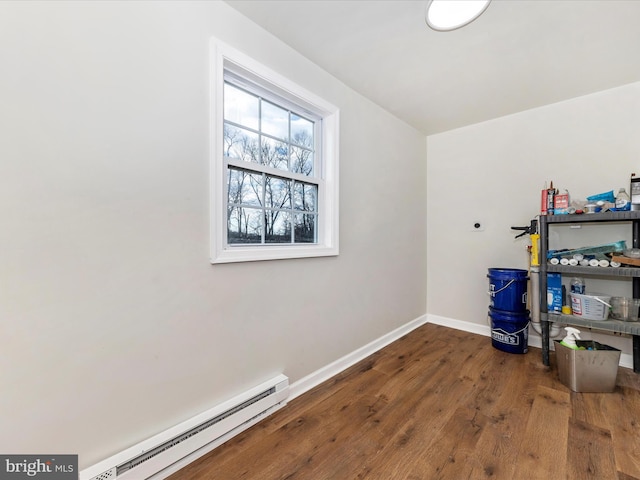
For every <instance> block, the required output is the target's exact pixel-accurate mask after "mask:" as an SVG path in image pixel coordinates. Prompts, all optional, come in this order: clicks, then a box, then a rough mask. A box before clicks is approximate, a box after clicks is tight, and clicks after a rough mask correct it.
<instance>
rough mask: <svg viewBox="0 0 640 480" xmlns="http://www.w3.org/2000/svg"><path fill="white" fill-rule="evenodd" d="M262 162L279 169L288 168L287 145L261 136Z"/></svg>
mask: <svg viewBox="0 0 640 480" xmlns="http://www.w3.org/2000/svg"><path fill="white" fill-rule="evenodd" d="M261 154H262V164H263V165H269V166H270V167H274V168H279V169H280V170H288V169H289V146H288V144H287V143H284V142H281V141H278V140H273V139H272V138H269V137H262V151H261Z"/></svg>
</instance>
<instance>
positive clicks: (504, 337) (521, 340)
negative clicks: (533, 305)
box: [489, 307, 531, 353]
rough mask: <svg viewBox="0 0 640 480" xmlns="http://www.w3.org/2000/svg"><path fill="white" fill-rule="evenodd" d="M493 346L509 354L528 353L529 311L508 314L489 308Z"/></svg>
mask: <svg viewBox="0 0 640 480" xmlns="http://www.w3.org/2000/svg"><path fill="white" fill-rule="evenodd" d="M489 318H490V319H491V345H492V346H493V347H494V348H497V349H498V350H502V351H503V352H508V353H527V351H528V347H529V322H530V321H531V318H530V317H529V311H528V310H525V311H524V312H506V311H504V310H498V309H496V308H493V307H489Z"/></svg>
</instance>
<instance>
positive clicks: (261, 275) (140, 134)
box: [0, 1, 540, 468]
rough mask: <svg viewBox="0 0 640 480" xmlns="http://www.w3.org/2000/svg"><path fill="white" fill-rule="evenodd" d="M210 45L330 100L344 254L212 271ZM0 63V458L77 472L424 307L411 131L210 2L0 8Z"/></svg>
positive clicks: (329, 357) (307, 369)
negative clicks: (66, 460) (19, 456)
mask: <svg viewBox="0 0 640 480" xmlns="http://www.w3.org/2000/svg"><path fill="white" fill-rule="evenodd" d="M211 36H216V37H217V38H219V39H220V40H222V41H224V42H226V43H228V44H230V45H232V46H234V47H236V48H238V49H240V50H242V51H244V52H245V53H248V54H249V55H252V56H253V57H254V58H255V59H256V60H258V61H260V62H262V63H264V64H266V65H267V66H269V67H271V68H272V69H274V70H276V71H278V72H280V73H281V74H283V75H286V76H289V77H290V78H291V79H292V80H293V81H296V82H298V83H299V84H301V85H302V86H303V87H304V88H306V89H308V90H310V91H312V92H314V93H316V94H318V95H320V96H323V97H325V98H326V99H327V100H328V101H330V102H332V103H334V104H335V105H337V106H339V107H340V108H341V148H340V153H341V168H340V181H341V189H340V195H341V217H340V232H341V238H340V242H341V243H340V247H341V254H340V256H339V257H334V258H322V259H304V260H289V261H274V262H261V263H247V264H232V265H216V266H212V265H210V264H209V261H208V259H209V251H208V245H209V239H208V230H209V225H208V218H209V212H208V197H209V187H208V181H207V179H208V168H209V163H208V162H209V152H208V142H209V131H208V129H209V123H208V111H209V104H208V101H209V98H208V95H209V87H208V69H209V52H208V46H209V39H210V37H211ZM0 65H2V72H3V73H2V75H0V92H2V102H1V103H2V108H1V109H0V131H1V132H2V134H1V135H0V219H1V221H2V229H1V233H0V338H1V339H2V347H1V348H0V368H1V372H2V373H1V374H2V395H1V396H0V418H1V419H2V420H0V421H1V422H2V425H1V426H0V431H1V432H3V434H2V435H1V437H0V451H2V452H4V453H51V452H61V453H78V454H79V455H80V467H81V468H84V467H86V466H88V465H91V464H93V463H95V462H96V461H99V460H101V459H103V458H105V457H107V456H109V455H111V454H114V453H116V452H118V451H120V450H121V449H123V448H125V447H128V446H130V445H132V444H134V443H137V442H138V441H141V440H143V439H145V438H148V437H149V436H151V435H152V434H155V433H158V432H160V431H162V430H164V429H166V428H168V427H170V426H172V425H174V424H176V423H178V422H180V421H183V420H185V419H187V418H189V417H191V416H193V415H194V414H197V413H199V412H201V411H203V410H205V409H207V408H210V407H212V406H214V405H216V404H217V403H219V402H220V401H222V400H225V399H227V398H230V397H232V396H233V395H235V394H238V393H240V392H241V391H244V390H245V389H246V388H248V387H250V386H253V385H254V384H256V383H258V382H260V381H263V380H265V379H267V378H269V377H270V376H272V375H273V374H275V373H278V372H283V373H285V374H286V375H288V376H289V377H290V379H291V381H294V382H295V381H296V380H298V379H300V378H302V377H304V376H305V375H308V374H309V373H311V372H314V371H315V370H317V369H319V368H321V367H323V366H324V365H327V364H329V363H330V362H332V361H334V360H336V359H338V358H340V357H342V356H343V355H346V354H348V353H350V352H352V351H354V350H356V349H357V348H359V347H361V346H363V345H365V344H367V343H368V342H370V341H372V340H374V339H376V338H378V337H380V336H382V335H384V334H386V333H388V332H390V331H392V330H393V329H395V328H397V327H399V326H401V325H404V324H406V323H407V322H409V321H411V320H413V319H415V318H417V317H420V316H421V315H423V314H424V313H425V301H424V292H425V289H426V273H425V269H424V266H425V264H426V251H425V247H424V246H425V243H426V228H425V224H424V220H423V219H424V218H425V217H426V193H425V189H424V183H425V177H426V160H425V155H426V151H425V150H426V149H425V143H424V136H423V135H421V134H419V133H418V132H417V131H415V130H413V129H412V128H410V127H408V126H406V125H405V124H403V123H401V122H400V121H398V120H397V119H395V118H394V117H392V116H391V115H389V114H388V113H385V112H384V111H382V110H381V109H380V108H378V107H377V106H375V105H373V104H372V103H370V102H369V101H367V100H365V99H364V98H362V97H361V96H359V95H358V94H356V93H355V92H353V91H351V90H349V89H348V88H346V87H345V86H344V85H342V84H341V83H339V82H338V81H337V80H336V79H334V78H333V77H331V76H330V75H329V74H327V73H326V72H324V71H322V70H320V69H319V68H318V67H316V66H314V65H313V64H311V63H310V62H309V61H307V60H306V59H304V58H302V57H301V56H300V55H299V54H297V53H296V52H294V51H293V50H291V49H290V48H288V47H287V46H285V45H284V44H283V43H281V42H280V41H278V40H277V39H275V38H274V37H272V36H271V35H269V34H267V33H266V32H265V31H263V30H261V29H260V28H258V27H256V26H255V25H254V24H252V23H250V22H249V21H248V20H247V19H246V18H244V17H242V16H240V15H239V14H238V13H236V12H235V11H234V10H232V9H231V8H229V7H228V6H227V5H226V4H224V3H221V2H171V1H163V2H76V1H72V2H49V1H46V2H0ZM442 138H445V137H442ZM434 155H436V154H434ZM439 155H440V154H437V155H436V156H439ZM438 163H439V162H438ZM435 173H436V174H439V172H438V171H437V170H436V172H435ZM536 183H540V182H536ZM452 208H453V206H452ZM528 216H529V214H528V213H526V214H524V215H523V217H522V218H516V219H514V220H516V221H523V220H526V219H527V218H528ZM434 220H435V219H434ZM488 235H489V233H488V234H487V235H485V237H488ZM476 238H480V237H476ZM507 238H509V236H508V235H507ZM432 305H433V308H435V309H436V310H437V311H440V309H441V306H439V305H437V303H433V304H432ZM455 313H456V315H458V314H462V312H455ZM9 432H11V433H10V434H8V433H9Z"/></svg>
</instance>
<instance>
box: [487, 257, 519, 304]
mask: <svg viewBox="0 0 640 480" xmlns="http://www.w3.org/2000/svg"><path fill="white" fill-rule="evenodd" d="M528 274H529V272H528V271H527V270H521V269H518V268H490V269H489V274H488V275H487V277H488V278H489V296H490V298H491V300H490V305H489V306H490V307H491V308H495V309H497V310H503V311H505V312H520V313H524V312H526V310H527V280H529V276H528Z"/></svg>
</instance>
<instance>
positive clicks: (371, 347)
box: [288, 315, 427, 400]
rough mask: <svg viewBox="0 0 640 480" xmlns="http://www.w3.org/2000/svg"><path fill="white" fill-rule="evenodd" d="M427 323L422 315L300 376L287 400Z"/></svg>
mask: <svg viewBox="0 0 640 480" xmlns="http://www.w3.org/2000/svg"><path fill="white" fill-rule="evenodd" d="M425 323H427V316H426V315H422V316H420V317H418V318H416V319H415V320H412V321H410V322H409V323H406V324H405V325H402V326H401V327H398V328H396V329H395V330H393V331H391V332H389V333H387V334H385V335H383V336H382V337H380V338H378V339H376V340H374V341H373V342H370V343H368V344H367V345H365V346H363V347H360V348H358V349H357V350H354V351H353V352H351V353H349V354H347V355H345V356H344V357H342V358H339V359H338V360H336V361H335V362H332V363H330V364H328V365H326V366H324V367H322V368H320V369H318V370H316V371H315V372H313V373H310V374H309V375H307V376H306V377H303V378H301V379H300V380H297V381H295V382H293V383H292V384H291V385H290V386H289V398H288V400H293V399H294V398H296V397H298V396H300V395H302V394H303V393H305V392H308V391H309V390H311V389H312V388H313V387H316V386H318V385H320V384H321V383H322V382H324V381H326V380H329V379H330V378H331V377H333V376H335V375H337V374H338V373H340V372H342V371H343V370H346V369H347V368H349V367H350V366H352V365H355V364H356V363H358V362H359V361H360V360H363V359H365V358H367V357H368V356H369V355H372V354H374V353H375V352H377V351H378V350H380V349H381V348H384V347H386V346H387V345H389V344H390V343H393V342H395V341H396V340H398V339H399V338H401V337H403V336H405V335H406V334H407V333H409V332H411V331H413V330H415V329H416V328H418V327H420V326H421V325H424V324H425Z"/></svg>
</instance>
